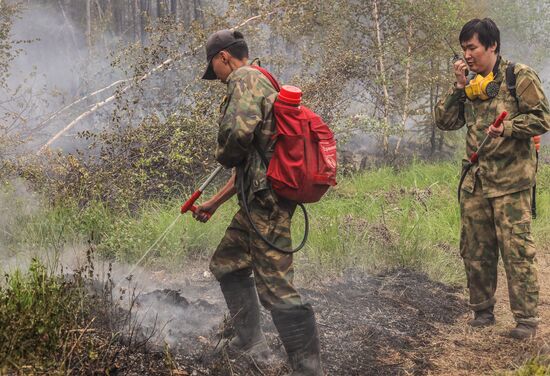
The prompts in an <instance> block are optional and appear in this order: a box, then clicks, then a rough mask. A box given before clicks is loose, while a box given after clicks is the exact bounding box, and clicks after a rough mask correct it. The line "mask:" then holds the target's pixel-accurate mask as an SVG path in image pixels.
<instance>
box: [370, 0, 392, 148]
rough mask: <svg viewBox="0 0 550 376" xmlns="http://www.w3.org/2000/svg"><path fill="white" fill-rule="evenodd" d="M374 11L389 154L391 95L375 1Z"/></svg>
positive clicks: (386, 146) (385, 139)
mask: <svg viewBox="0 0 550 376" xmlns="http://www.w3.org/2000/svg"><path fill="white" fill-rule="evenodd" d="M373 5H374V9H373V16H374V25H375V28H376V49H377V50H378V68H379V73H380V78H381V79H382V92H383V93H384V102H383V111H382V115H383V119H384V127H383V128H384V134H383V148H384V153H385V154H387V153H388V151H389V134H388V133H389V132H388V128H389V106H390V95H389V93H388V85H387V82H386V64H385V61H384V50H383V48H382V31H381V29H380V15H379V11H378V0H374V1H373Z"/></svg>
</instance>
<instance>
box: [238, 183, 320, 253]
mask: <svg viewBox="0 0 550 376" xmlns="http://www.w3.org/2000/svg"><path fill="white" fill-rule="evenodd" d="M238 175H239V181H238V182H237V189H238V190H239V194H240V195H241V201H242V203H243V208H244V211H245V212H246V216H247V217H248V220H249V221H250V224H251V225H252V228H253V229H254V231H255V232H256V234H258V236H259V237H260V239H262V240H263V241H264V242H265V243H266V244H267V245H269V246H270V247H272V248H273V249H275V250H277V251H279V252H282V253H296V252H298V251H299V250H301V249H302V248H304V246H305V245H306V242H307V238H308V236H309V217H308V215H307V210H306V207H305V206H304V204H301V203H298V206H299V207H300V208H301V209H302V212H303V213H304V226H305V229H304V238H303V239H302V242H301V243H300V245H299V246H298V247H296V248H295V249H284V248H281V247H279V246H277V245H276V244H273V243H272V242H271V241H269V239H266V237H265V236H263V235H262V234H261V233H260V230H258V227H256V225H255V224H254V221H253V220H252V216H251V215H250V210H249V208H248V201H247V198H246V194H245V192H244V184H243V181H242V179H243V177H242V176H243V174H242V173H241V174H238Z"/></svg>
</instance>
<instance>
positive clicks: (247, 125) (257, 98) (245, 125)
mask: <svg viewBox="0 0 550 376" xmlns="http://www.w3.org/2000/svg"><path fill="white" fill-rule="evenodd" d="M276 97H277V91H276V90H275V89H274V88H273V86H272V85H271V83H270V82H269V80H268V79H267V78H266V77H265V76H264V75H263V74H262V73H261V72H260V71H258V70H256V69H254V68H251V67H250V66H243V67H241V68H239V69H236V70H235V71H233V72H232V73H231V74H230V75H229V77H228V79H227V95H226V96H225V98H224V100H223V102H222V104H221V107H220V118H219V121H218V123H219V131H218V148H217V150H216V159H217V160H218V162H220V163H221V164H222V165H223V166H225V167H239V168H237V181H240V179H243V182H244V188H245V194H246V197H247V199H248V201H249V202H250V201H251V200H252V198H253V197H254V193H255V192H258V191H261V190H264V189H267V188H269V185H268V182H267V179H266V167H265V166H264V164H263V162H262V159H261V157H260V155H259V153H258V151H257V150H256V146H255V145H257V146H258V147H259V148H260V150H262V151H263V152H264V154H265V155H266V157H267V158H268V160H269V159H271V155H272V154H273V148H274V145H275V141H274V140H273V137H272V136H273V135H274V134H275V118H274V116H273V103H274V102H275V99H276ZM240 167H242V168H240ZM240 174H244V176H240ZM237 189H240V187H237ZM238 194H239V201H240V192H238Z"/></svg>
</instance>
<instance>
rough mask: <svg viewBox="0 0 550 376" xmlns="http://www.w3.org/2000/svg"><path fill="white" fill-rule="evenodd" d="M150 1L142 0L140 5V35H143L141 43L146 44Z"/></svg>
mask: <svg viewBox="0 0 550 376" xmlns="http://www.w3.org/2000/svg"><path fill="white" fill-rule="evenodd" d="M147 5H148V1H147V0H141V1H140V7H139V15H140V25H139V26H140V29H139V30H140V37H141V44H142V45H145V39H146V35H145V25H146V24H147V14H148V13H147V8H148V6H147Z"/></svg>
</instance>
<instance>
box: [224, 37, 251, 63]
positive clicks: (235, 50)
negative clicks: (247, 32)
mask: <svg viewBox="0 0 550 376" xmlns="http://www.w3.org/2000/svg"><path fill="white" fill-rule="evenodd" d="M233 36H234V37H235V39H236V40H237V41H236V43H235V44H233V45H231V46H229V47H227V48H225V49H224V50H225V51H227V52H229V53H230V54H231V56H233V57H234V58H236V59H239V60H242V59H244V58H247V59H248V45H247V44H246V41H245V40H244V36H243V34H242V33H241V32H240V31H234V32H233Z"/></svg>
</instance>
